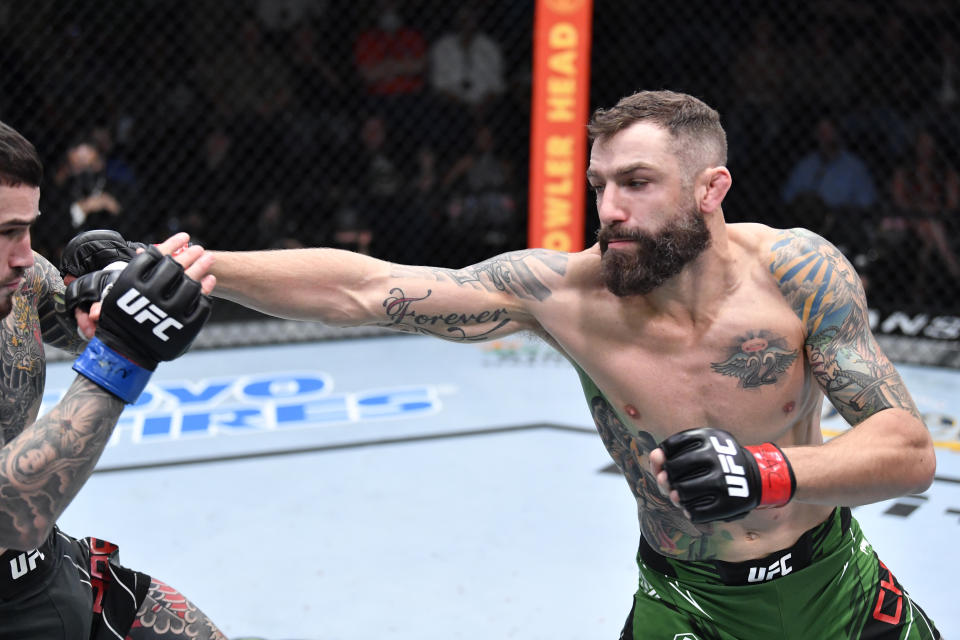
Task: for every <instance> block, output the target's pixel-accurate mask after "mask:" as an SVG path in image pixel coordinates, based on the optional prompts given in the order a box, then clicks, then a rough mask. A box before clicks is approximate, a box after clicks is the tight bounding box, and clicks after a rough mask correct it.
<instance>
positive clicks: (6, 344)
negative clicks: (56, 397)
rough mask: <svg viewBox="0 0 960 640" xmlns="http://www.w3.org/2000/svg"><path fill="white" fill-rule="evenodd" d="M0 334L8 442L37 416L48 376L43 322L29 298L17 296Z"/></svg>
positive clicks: (0, 390) (1, 415) (0, 401)
mask: <svg viewBox="0 0 960 640" xmlns="http://www.w3.org/2000/svg"><path fill="white" fill-rule="evenodd" d="M0 338H2V340H3V342H2V344H0V349H2V355H3V364H2V370H0V428H2V430H3V441H4V442H9V441H10V440H12V439H13V438H14V437H16V436H17V434H19V433H20V431H22V430H23V428H24V426H26V425H27V424H30V423H32V422H33V421H34V420H35V419H36V417H37V412H38V411H39V409H40V402H41V400H42V397H43V386H44V381H45V377H46V369H45V358H44V351H43V341H42V338H41V335H40V323H39V321H38V319H37V313H36V309H35V308H34V307H33V305H32V304H30V303H29V302H28V301H27V300H26V299H24V298H22V297H19V296H14V298H13V308H12V310H11V312H10V314H9V315H8V316H7V317H6V318H4V319H3V320H2V321H0Z"/></svg>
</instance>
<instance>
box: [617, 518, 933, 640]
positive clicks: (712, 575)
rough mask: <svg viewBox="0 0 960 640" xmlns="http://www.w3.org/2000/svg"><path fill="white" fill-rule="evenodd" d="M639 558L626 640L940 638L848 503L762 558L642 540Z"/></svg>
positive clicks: (904, 639)
mask: <svg viewBox="0 0 960 640" xmlns="http://www.w3.org/2000/svg"><path fill="white" fill-rule="evenodd" d="M637 563H638V564H639V566H640V588H639V590H638V591H637V593H636V595H635V596H634V602H633V609H632V610H631V611H630V615H629V617H628V618H627V624H626V626H625V627H624V629H623V632H622V633H621V635H620V638H621V640H647V639H650V640H771V639H774V638H776V639H781V638H782V639H785V640H843V639H849V640H853V639H861V638H863V639H865V638H870V639H875V640H887V639H889V640H908V639H911V640H912V639H916V640H927V639H931V640H935V639H939V638H940V633H939V632H938V631H937V629H936V627H935V626H934V624H933V622H932V621H931V620H930V619H929V618H928V617H927V615H926V614H925V613H924V612H923V610H922V609H921V608H920V607H919V606H917V604H916V603H915V602H913V600H911V598H910V596H909V595H908V594H907V592H906V590H905V589H904V588H903V587H902V586H900V583H899V582H897V580H896V578H894V576H893V573H891V571H890V570H889V569H888V568H887V567H886V565H884V564H883V563H882V562H881V561H880V559H879V558H878V557H877V554H876V553H875V552H874V550H873V548H872V547H871V545H870V543H869V542H868V541H867V539H866V538H865V537H864V535H863V532H862V531H861V530H860V525H859V524H857V521H856V520H854V519H853V517H852V515H851V514H850V509H848V508H846V507H844V508H838V509H835V510H834V512H833V514H832V515H831V516H830V517H829V518H827V520H826V521H824V522H823V523H822V524H820V525H818V526H816V527H814V528H813V529H810V530H809V531H807V532H806V533H804V534H803V535H802V536H800V539H799V540H798V541H797V543H796V544H794V545H793V546H792V547H790V548H789V549H783V550H781V551H778V552H776V553H772V554H770V555H769V556H767V557H765V558H761V559H758V560H751V561H749V562H721V561H705V562H687V561H679V560H674V559H671V558H666V557H664V556H662V555H660V554H659V553H657V552H656V551H654V549H653V548H652V547H651V546H650V545H648V544H647V543H646V542H645V541H644V540H642V539H641V542H640V550H639V552H638V554H637Z"/></svg>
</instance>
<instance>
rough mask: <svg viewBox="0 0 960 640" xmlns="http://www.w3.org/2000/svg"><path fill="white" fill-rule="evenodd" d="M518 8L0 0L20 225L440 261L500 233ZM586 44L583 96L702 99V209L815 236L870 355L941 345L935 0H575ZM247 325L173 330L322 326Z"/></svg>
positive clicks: (940, 136)
mask: <svg viewBox="0 0 960 640" xmlns="http://www.w3.org/2000/svg"><path fill="white" fill-rule="evenodd" d="M533 18H534V7H533V2H532V1H529V0H525V1H514V0H478V1H474V2H471V3H466V2H448V1H444V0H396V1H393V0H377V1H372V0H358V1H356V2H349V3H348V2H341V1H335V0H259V1H256V0H251V1H248V2H240V1H234V2H225V1H220V0H189V1H188V0H138V1H136V2H129V1H126V0H98V1H97V2H80V1H79V0H74V1H71V0H32V1H31V2H29V3H26V2H17V1H14V0H0V37H2V41H3V47H2V48H0V69H2V71H3V72H2V73H0V120H3V121H4V122H7V123H8V124H10V125H12V126H14V127H15V128H17V129H19V130H20V131H21V132H22V133H24V134H25V135H26V136H27V137H29V138H30V139H31V140H32V141H33V142H34V143H35V144H36V145H37V147H38V149H39V150H40V152H41V154H42V155H43V157H44V160H45V166H46V169H47V176H46V182H45V185H44V187H43V190H42V194H43V195H42V202H41V207H42V211H43V215H42V216H41V218H40V220H39V222H38V225H37V229H36V232H35V234H34V236H35V237H34V243H35V246H36V248H37V249H38V250H39V251H41V252H42V253H44V254H45V255H47V256H48V257H51V258H53V259H54V260H55V259H56V257H57V255H58V252H59V250H60V248H61V247H62V246H63V244H64V243H65V242H66V240H67V239H69V238H70V237H72V236H73V235H74V234H75V233H76V232H78V231H79V230H81V229H84V228H94V227H110V228H115V229H117V230H119V231H121V232H122V233H124V234H125V235H127V236H129V237H131V238H137V239H142V240H157V239H161V238H163V237H165V236H166V235H169V233H170V232H172V231H174V230H186V231H189V232H190V233H191V234H192V235H193V237H194V238H195V239H196V240H197V241H199V242H201V243H203V244H204V245H205V246H208V247H210V248H214V249H264V248H275V247H296V246H318V245H323V246H334V247H342V248H346V249H351V250H356V251H361V252H364V253H368V254H370V255H374V256H377V257H380V258H384V259H387V260H395V261H400V262H408V263H417V264H429V265H442V266H449V267H460V266H465V265H467V264H471V263H474V262H477V261H479V260H481V259H483V258H485V257H489V256H490V255H493V254H495V253H499V252H502V251H508V250H512V249H518V248H522V247H524V246H526V220H527V216H526V210H527V171H528V162H529V120H530V90H531V51H532V40H533V37H534V34H533ZM467 41H469V42H471V44H470V45H469V48H468V49H465V48H464V46H465V45H464V44H463V43H464V42H467ZM593 43H594V45H593V54H592V63H591V104H592V105H593V106H595V107H596V106H609V105H611V104H612V103H614V102H615V101H616V100H617V99H619V98H620V97H622V96H623V95H626V94H628V93H631V92H633V91H635V90H637V89H641V88H650V89H657V88H670V89H674V90H678V91H685V92H688V93H692V94H694V95H697V96H698V97H701V98H702V99H704V100H705V101H707V102H708V103H710V104H711V105H712V106H714V107H716V108H717V109H718V110H719V111H720V113H721V116H722V118H723V121H724V124H725V127H726V128H727V132H728V137H729V140H730V158H729V166H730V169H731V172H732V174H733V176H734V187H733V189H732V191H731V192H730V194H729V196H728V198H727V201H726V202H725V206H724V211H725V214H726V216H727V219H728V221H731V222H743V221H756V222H763V223H766V224H769V225H772V226H776V227H791V226H803V227H807V228H810V229H812V230H814V231H817V232H819V233H821V234H823V235H825V236H826V237H827V238H828V239H830V240H831V241H833V242H834V243H835V244H837V245H838V246H839V247H840V248H841V249H842V250H843V251H844V252H845V253H846V255H847V256H848V257H849V258H850V259H851V261H852V262H854V264H855V265H856V266H857V268H858V269H859V271H860V273H861V275H862V276H863V280H864V283H865V285H866V289H867V293H868V298H869V302H870V306H871V308H872V309H873V321H874V328H875V330H876V331H877V333H878V334H879V335H880V336H881V337H882V338H883V339H884V340H885V346H887V348H888V349H889V350H891V354H892V356H893V357H894V358H895V359H898V360H901V361H906V362H925V363H932V364H940V365H951V366H960V357H958V347H957V339H958V338H960V295H958V293H960V257H958V256H960V233H958V232H960V217H958V216H960V174H958V169H957V167H960V5H958V4H957V3H956V2H950V1H947V0H942V1H926V2H924V1H912V2H906V1H902V2H901V1H897V0H887V1H885V2H875V3H864V2H856V1H853V0H834V1H830V2H826V1H817V0H814V1H805V2H798V1H794V0H781V1H779V2H776V3H770V2H759V1H756V2H748V1H743V0H732V1H728V2H719V1H718V0H709V1H708V0H686V1H685V2H680V3H675V2H636V1H634V0H596V1H595V5H594V25H593ZM465 51H466V52H467V53H466V54H465ZM589 201H590V199H589V198H588V203H589ZM587 220H588V222H587V225H586V226H587V228H586V229H585V230H584V231H585V234H586V237H587V243H588V244H589V243H590V238H591V237H592V234H593V233H595V231H596V224H597V223H596V211H595V210H594V209H593V208H592V204H588V211H587ZM257 317H258V316H257V315H256V314H253V313H247V312H244V311H243V310H240V309H238V308H234V307H232V306H231V305H228V304H223V305H220V304H219V303H218V309H217V311H215V314H214V318H215V320H222V321H223V322H232V321H235V320H248V319H251V318H257ZM259 326H260V329H258V328H257V325H254V326H253V327H252V328H251V329H250V330H249V331H247V332H246V334H244V333H243V331H240V330H238V329H237V328H236V327H229V328H228V329H226V330H225V331H226V332H225V333H221V334H216V335H214V334H211V333H209V331H208V330H205V334H208V335H206V336H201V340H200V341H198V346H204V345H205V344H206V345H208V346H221V345H223V344H225V341H227V342H232V341H233V340H234V339H235V340H236V342H238V343H250V342H254V343H261V342H263V341H265V340H266V341H284V340H297V339H317V338H320V337H326V336H328V335H339V333H338V332H335V331H331V330H327V329H322V328H318V327H309V328H306V327H304V326H303V325H299V326H294V325H292V324H290V325H289V327H290V329H289V332H287V333H284V332H285V330H284V329H282V328H280V329H276V330H273V329H271V330H270V331H264V330H263V327H266V326H268V325H265V324H261V325H259ZM269 326H273V325H269ZM211 329H214V327H212V326H211ZM244 335H245V336H246V337H244ZM225 336H226V337H225Z"/></svg>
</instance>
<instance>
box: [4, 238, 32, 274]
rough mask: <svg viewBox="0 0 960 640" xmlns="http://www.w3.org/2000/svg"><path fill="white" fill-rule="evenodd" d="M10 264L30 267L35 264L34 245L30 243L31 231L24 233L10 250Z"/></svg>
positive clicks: (24, 267)
mask: <svg viewBox="0 0 960 640" xmlns="http://www.w3.org/2000/svg"><path fill="white" fill-rule="evenodd" d="M10 266H11V267H17V268H20V269H29V268H30V267H32V266H33V247H31V245H30V231H27V232H26V233H24V234H23V237H21V238H20V239H19V240H17V243H16V244H15V245H14V246H13V248H12V251H11V252H10Z"/></svg>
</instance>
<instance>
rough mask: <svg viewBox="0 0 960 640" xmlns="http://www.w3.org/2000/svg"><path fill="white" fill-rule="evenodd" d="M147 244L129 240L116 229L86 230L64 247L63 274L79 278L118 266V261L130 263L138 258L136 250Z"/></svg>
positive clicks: (61, 271) (61, 261) (144, 247)
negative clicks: (116, 264)
mask: <svg viewBox="0 0 960 640" xmlns="http://www.w3.org/2000/svg"><path fill="white" fill-rule="evenodd" d="M146 247H147V245H145V244H142V243H140V242H127V241H126V240H124V239H123V236H122V235H120V234H119V233H117V232H116V231H109V230H107V229H94V230H92V231H84V232H83V233H79V234H77V235H76V236H74V237H73V239H72V240H70V242H68V243H67V246H66V247H64V249H63V255H61V256H60V277H61V278H63V277H65V276H68V275H71V276H74V277H75V278H79V277H80V276H82V275H84V274H87V273H91V272H93V271H99V270H101V269H105V268H107V267H111V268H116V266H114V265H115V263H118V262H119V263H126V262H130V261H131V260H133V259H134V257H136V255H137V249H146ZM121 268H122V266H121Z"/></svg>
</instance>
